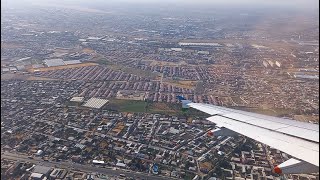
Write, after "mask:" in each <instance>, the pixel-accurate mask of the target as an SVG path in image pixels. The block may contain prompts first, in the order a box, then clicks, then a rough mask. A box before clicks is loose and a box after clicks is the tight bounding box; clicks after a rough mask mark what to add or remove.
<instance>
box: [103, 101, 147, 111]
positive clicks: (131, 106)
mask: <svg viewBox="0 0 320 180" xmlns="http://www.w3.org/2000/svg"><path fill="white" fill-rule="evenodd" d="M146 106H147V102H144V101H135V100H122V99H110V101H109V103H108V104H107V105H106V107H105V109H107V110H114V111H119V112H146Z"/></svg>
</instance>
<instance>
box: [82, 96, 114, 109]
mask: <svg viewBox="0 0 320 180" xmlns="http://www.w3.org/2000/svg"><path fill="white" fill-rule="evenodd" d="M107 102H108V100H106V99H99V98H91V99H89V100H88V101H87V102H86V103H84V104H83V105H82V106H84V107H89V108H95V109H100V108H102V107H103V106H104V105H105V104H106V103H107Z"/></svg>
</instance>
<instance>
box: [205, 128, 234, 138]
mask: <svg viewBox="0 0 320 180" xmlns="http://www.w3.org/2000/svg"><path fill="white" fill-rule="evenodd" d="M207 135H208V136H231V137H233V136H237V135H238V134H237V133H236V132H234V131H231V130H229V129H227V128H224V127H222V128H218V129H215V130H210V131H208V133H207Z"/></svg>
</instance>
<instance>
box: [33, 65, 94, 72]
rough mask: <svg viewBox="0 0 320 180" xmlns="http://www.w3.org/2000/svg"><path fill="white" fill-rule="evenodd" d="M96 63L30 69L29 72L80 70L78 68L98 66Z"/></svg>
mask: <svg viewBox="0 0 320 180" xmlns="http://www.w3.org/2000/svg"><path fill="white" fill-rule="evenodd" d="M96 65H98V64H96V63H81V64H70V65H65V66H55V67H45V68H30V69H28V71H29V72H36V71H53V70H60V69H69V68H78V67H85V66H96Z"/></svg>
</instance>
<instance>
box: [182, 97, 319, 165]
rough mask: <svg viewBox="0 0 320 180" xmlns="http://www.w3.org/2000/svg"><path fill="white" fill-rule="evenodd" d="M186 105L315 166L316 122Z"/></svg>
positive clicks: (317, 163) (227, 126)
mask: <svg viewBox="0 0 320 180" xmlns="http://www.w3.org/2000/svg"><path fill="white" fill-rule="evenodd" d="M186 105H187V106H189V107H192V108H195V109H198V110H200V111H203V112H205V113H208V114H210V115H212V116H211V117H209V118H207V119H208V120H209V121H211V122H213V123H215V124H216V125H217V126H219V127H224V128H227V129H230V130H232V131H234V132H237V133H239V134H242V135H244V136H247V137H249V138H252V139H254V140H257V141H259V142H261V143H264V144H267V145H269V146H271V147H273V148H276V149H279V150H280V151H283V152H285V153H287V154H289V155H291V156H294V157H295V158H297V159H299V160H301V161H304V162H307V163H310V164H312V165H314V166H317V167H319V125H317V124H311V123H305V122H299V121H294V120H290V119H284V118H277V117H273V116H266V115H261V114H257V113H250V112H245V111H240V110H234V109H230V108H225V107H221V106H214V105H210V104H202V103H192V102H190V103H187V104H186Z"/></svg>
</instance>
